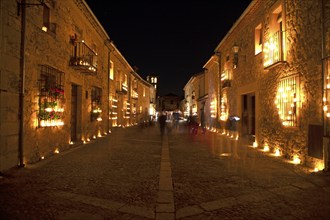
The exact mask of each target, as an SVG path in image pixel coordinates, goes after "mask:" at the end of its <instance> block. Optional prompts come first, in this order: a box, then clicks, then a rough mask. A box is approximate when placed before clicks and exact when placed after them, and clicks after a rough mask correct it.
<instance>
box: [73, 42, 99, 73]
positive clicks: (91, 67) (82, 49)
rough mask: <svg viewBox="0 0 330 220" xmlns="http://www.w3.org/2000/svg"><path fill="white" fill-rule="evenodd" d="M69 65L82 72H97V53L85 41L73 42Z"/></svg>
mask: <svg viewBox="0 0 330 220" xmlns="http://www.w3.org/2000/svg"><path fill="white" fill-rule="evenodd" d="M70 66H72V67H74V68H75V69H79V70H81V71H82V72H83V73H90V74H95V73H96V72H97V54H96V53H95V52H94V51H93V50H92V49H91V48H90V47H88V46H87V45H86V43H85V42H83V41H82V42H77V41H75V42H73V48H72V54H71V58H70Z"/></svg>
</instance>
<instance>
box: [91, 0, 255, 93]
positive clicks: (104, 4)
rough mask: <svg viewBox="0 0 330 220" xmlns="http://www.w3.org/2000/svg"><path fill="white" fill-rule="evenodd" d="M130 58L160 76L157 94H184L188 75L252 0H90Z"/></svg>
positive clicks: (142, 71) (141, 68)
mask: <svg viewBox="0 0 330 220" xmlns="http://www.w3.org/2000/svg"><path fill="white" fill-rule="evenodd" d="M86 2H87V4H88V5H89V6H90V8H91V9H92V11H93V12H94V14H95V16H96V17H97V19H98V20H99V22H100V23H101V24H102V26H103V28H104V29H105V30H106V31H107V33H108V35H109V36H110V38H111V39H112V40H113V42H114V44H115V45H116V47H117V48H118V50H119V51H120V52H121V53H122V55H123V56H124V57H125V59H126V60H127V61H128V63H129V64H130V65H131V66H132V67H134V66H136V67H137V68H138V70H137V72H138V74H139V75H140V76H141V77H142V78H144V79H146V76H147V75H148V74H155V75H158V76H159V85H158V86H159V94H160V95H166V94H168V93H174V94H177V95H180V96H181V95H182V96H183V87H184V86H185V85H186V83H187V82H188V80H189V79H190V77H191V76H192V75H193V74H195V73H198V72H200V71H201V70H202V68H203V66H204V64H205V63H206V62H207V61H208V59H209V58H210V57H211V56H212V55H213V53H214V49H215V48H216V47H217V45H218V44H219V43H220V41H221V39H222V38H223V37H224V36H225V35H226V33H227V32H228V31H229V29H230V28H231V27H232V25H233V24H234V23H235V21H236V20H237V19H238V18H239V16H240V15H241V14H242V13H243V11H244V10H245V9H246V7H247V6H248V4H249V3H250V2H251V0H219V1H208V0H204V1H201V0H196V1H185V0H176V1H173V0H166V1H164V0H135V1H132V0H131V1H127V0H121V1H115V2H114V1H105V0H86Z"/></svg>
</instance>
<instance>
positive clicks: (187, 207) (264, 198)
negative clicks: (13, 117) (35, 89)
mask: <svg viewBox="0 0 330 220" xmlns="http://www.w3.org/2000/svg"><path fill="white" fill-rule="evenodd" d="M186 131H187V129H185V128H184V127H179V128H178V129H176V130H175V129H172V130H171V132H169V134H168V136H166V137H165V138H164V140H163V143H161V141H160V140H161V139H160V134H159V129H158V127H157V126H154V127H148V128H141V127H131V128H124V129H123V128H116V129H114V130H113V132H112V133H111V134H109V135H107V136H105V137H102V138H98V139H97V140H94V141H92V142H90V143H88V144H85V145H79V146H76V147H74V148H73V149H71V150H68V151H65V152H60V154H56V155H54V156H52V157H50V158H46V159H45V160H43V161H41V162H39V163H36V164H33V165H28V166H26V168H23V169H22V168H20V169H13V170H10V171H8V172H6V173H5V174H4V176H3V177H2V178H0V218H1V219H24V220H25V219H57V220H62V219H123V220H126V219H137V220H139V219H159V220H160V219H166V220H171V219H203V220H204V219H329V216H330V176H329V175H328V174H325V173H323V174H311V173H310V172H306V171H305V169H303V167H301V166H297V165H292V164H289V163H285V162H284V161H283V160H281V159H279V158H274V157H270V156H268V155H266V154H265V153H263V152H261V151H258V150H256V149H253V148H251V147H249V146H248V145H247V144H246V143H245V142H244V141H243V140H239V141H233V140H230V141H227V140H226V139H225V138H223V137H222V136H221V135H219V134H216V133H209V132H207V133H206V134H198V135H197V136H191V135H189V134H187V132H186Z"/></svg>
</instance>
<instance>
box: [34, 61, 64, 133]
mask: <svg viewBox="0 0 330 220" xmlns="http://www.w3.org/2000/svg"><path fill="white" fill-rule="evenodd" d="M40 67H41V69H40V78H39V102H38V106H39V109H38V126H39V127H51V126H60V125H63V124H64V123H63V112H64V108H63V100H64V84H63V83H64V73H63V72H61V71H60V70H57V69H55V68H53V67H51V66H47V65H40Z"/></svg>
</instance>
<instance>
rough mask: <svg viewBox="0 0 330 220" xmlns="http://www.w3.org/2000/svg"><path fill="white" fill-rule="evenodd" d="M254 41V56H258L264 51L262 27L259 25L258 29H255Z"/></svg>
mask: <svg viewBox="0 0 330 220" xmlns="http://www.w3.org/2000/svg"><path fill="white" fill-rule="evenodd" d="M254 40H255V43H254V45H255V46H254V48H255V51H254V54H255V55H257V54H259V53H261V51H262V25H261V24H259V25H258V26H257V27H256V28H255V31H254Z"/></svg>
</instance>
